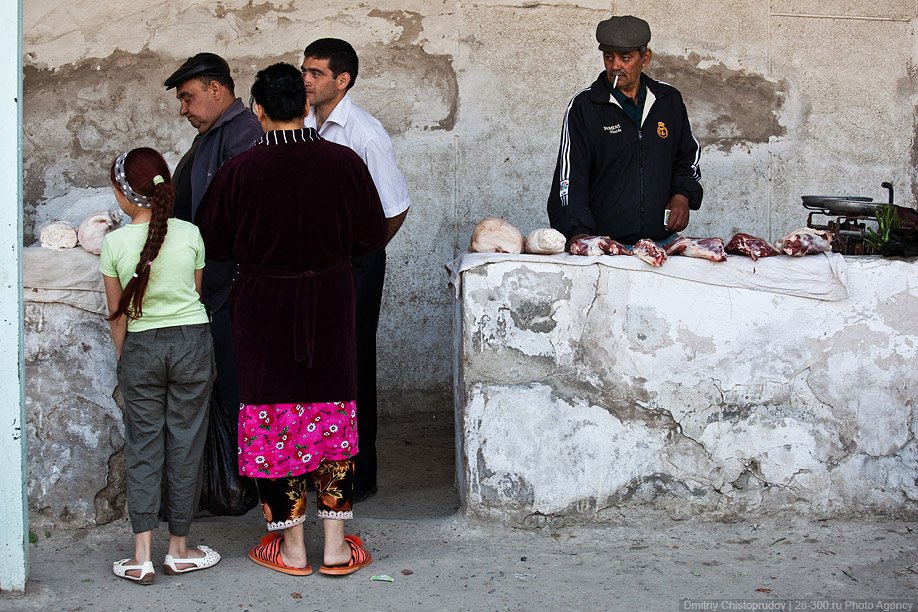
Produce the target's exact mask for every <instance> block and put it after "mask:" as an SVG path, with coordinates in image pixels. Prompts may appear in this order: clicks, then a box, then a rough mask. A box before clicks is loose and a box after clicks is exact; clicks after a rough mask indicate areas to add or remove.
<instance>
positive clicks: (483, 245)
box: [470, 217, 523, 253]
mask: <svg viewBox="0 0 918 612" xmlns="http://www.w3.org/2000/svg"><path fill="white" fill-rule="evenodd" d="M470 248H471V251H472V252H473V253H522V252H523V234H522V233H521V232H520V230H518V229H516V227H514V226H513V225H512V224H511V223H509V222H508V221H504V220H503V219H499V218H497V217H486V218H484V219H482V220H481V221H480V222H479V223H478V225H476V226H475V229H474V231H472V244H471V247H470Z"/></svg>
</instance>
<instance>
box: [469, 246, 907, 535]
mask: <svg viewBox="0 0 918 612" xmlns="http://www.w3.org/2000/svg"><path fill="white" fill-rule="evenodd" d="M629 259H630V258H629ZM838 260H841V258H840V257H838ZM668 263H669V262H668ZM668 263H667V265H668ZM760 263H762V262H760ZM680 265H687V264H685V263H684V262H681V263H680ZM690 265H697V266H714V265H727V264H712V263H710V262H707V261H702V260H694V261H692V262H691V264H690ZM841 267H842V268H844V269H843V270H841V273H842V274H841V277H842V278H843V279H846V283H847V291H848V297H847V298H845V299H834V300H833V301H828V300H822V299H809V298H805V297H799V296H794V295H785V294H781V293H774V292H763V291H756V290H751V289H746V288H736V287H729V286H718V285H713V284H707V283H704V282H697V281H691V280H684V279H680V278H674V277H672V276H667V275H663V274H654V273H650V272H649V271H645V270H642V269H640V268H637V269H621V268H616V267H609V266H607V265H569V264H568V263H565V262H564V260H563V259H559V262H558V263H550V262H547V261H527V260H526V257H525V256H516V257H512V256H508V257H507V258H506V259H505V260H503V261H501V260H499V261H490V262H488V263H483V264H481V265H478V266H477V267H471V268H469V269H465V271H463V272H461V273H460V274H459V275H458V278H457V287H458V289H459V293H458V295H459V298H458V299H457V302H456V317H455V344H456V346H455V357H456V363H455V374H456V376H455V397H456V425H457V428H456V437H457V481H458V485H459V490H460V496H461V499H462V503H463V507H464V509H465V512H466V513H467V514H468V515H469V516H473V517H477V518H483V519H488V520H497V521H501V522H505V523H508V524H513V525H521V524H522V525H532V526H537V525H541V524H546V523H582V522H591V521H609V522H619V521H640V520H642V519H655V518H660V517H668V518H672V519H688V518H701V519H707V520H739V519H747V518H752V517H756V516H763V515H767V514H772V515H773V514H776V513H791V514H795V515H800V516H805V517H808V518H823V517H848V516H863V515H864V514H868V515H883V516H896V517H901V518H906V517H907V518H912V519H913V518H915V517H916V516H918V480H916V477H918V441H916V437H915V430H916V427H918V419H916V416H918V402H916V401H915V400H916V395H918V393H916V389H918V368H916V366H915V364H916V363H918V360H916V356H918V264H916V263H915V262H914V261H897V260H883V259H879V258H872V257H870V258H845V259H844V260H841ZM454 269H456V267H455V264H454Z"/></svg>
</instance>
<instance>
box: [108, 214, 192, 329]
mask: <svg viewBox="0 0 918 612" xmlns="http://www.w3.org/2000/svg"><path fill="white" fill-rule="evenodd" d="M148 225H149V223H137V224H133V223H132V224H130V225H125V226H124V227H122V228H120V229H117V230H115V231H113V232H110V233H109V234H107V235H106V236H105V238H104V239H103V240H102V256H101V261H100V262H99V271H100V272H101V273H102V274H104V275H105V276H110V277H113V278H117V279H118V280H120V281H121V286H122V287H124V286H126V285H127V284H128V281H130V280H131V277H132V276H133V275H134V269H135V268H136V267H137V262H138V260H139V259H140V250H141V249H142V248H143V245H144V243H145V242H146V241H147V226H148ZM203 267H204V241H203V240H202V239H201V232H199V231H198V228H197V226H195V225H193V224H191V223H188V222H187V221H181V220H179V219H169V226H168V230H167V231H166V239H165V240H164V241H163V246H162V247H161V248H160V250H159V254H158V255H157V256H156V259H154V260H153V265H152V266H151V269H150V282H149V283H147V290H146V293H144V296H143V316H142V317H140V318H139V319H128V331H132V332H139V331H144V330H147V329H158V328H161V327H174V326H176V325H194V324H197V323H207V322H208V318H207V310H206V309H205V308H204V304H202V303H201V299H200V297H199V296H198V292H197V291H195V288H194V272H195V270H200V269H201V268H203Z"/></svg>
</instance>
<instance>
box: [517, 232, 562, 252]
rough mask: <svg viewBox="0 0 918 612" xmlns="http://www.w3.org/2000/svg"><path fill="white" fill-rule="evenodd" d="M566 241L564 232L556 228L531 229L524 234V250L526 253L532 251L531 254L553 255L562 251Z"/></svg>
mask: <svg viewBox="0 0 918 612" xmlns="http://www.w3.org/2000/svg"><path fill="white" fill-rule="evenodd" d="M566 242H567V240H566V239H565V238H564V234H562V233H561V232H559V231H558V230H555V229H551V228H549V227H543V228H540V229H537V230H532V231H531V232H530V233H529V235H528V236H526V245H525V247H524V250H525V252H526V253H532V254H533V255H554V254H555V253H562V252H564V244H565V243H566Z"/></svg>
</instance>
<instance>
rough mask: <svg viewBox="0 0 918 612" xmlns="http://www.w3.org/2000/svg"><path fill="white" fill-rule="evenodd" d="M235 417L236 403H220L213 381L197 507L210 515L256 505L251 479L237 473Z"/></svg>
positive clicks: (234, 513)
mask: <svg viewBox="0 0 918 612" xmlns="http://www.w3.org/2000/svg"><path fill="white" fill-rule="evenodd" d="M238 419H239V409H238V407H237V408H235V409H227V408H226V407H224V405H223V401H222V400H221V398H220V394H219V393H218V392H217V387H216V385H215V386H214V389H213V392H212V393H211V396H210V419H209V421H208V423H207V442H206V444H205V445H204V458H203V460H202V463H203V471H204V478H203V480H202V485H201V500H200V502H199V503H198V509H199V511H200V510H203V511H205V512H208V513H210V514H212V515H214V516H239V515H242V514H245V513H246V512H248V511H249V510H251V509H252V508H254V507H255V506H257V505H258V489H257V488H256V486H255V482H254V481H253V480H252V479H251V478H246V477H244V476H240V475H239V465H238V454H239V444H238V441H237V437H236V428H237V427H238Z"/></svg>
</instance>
